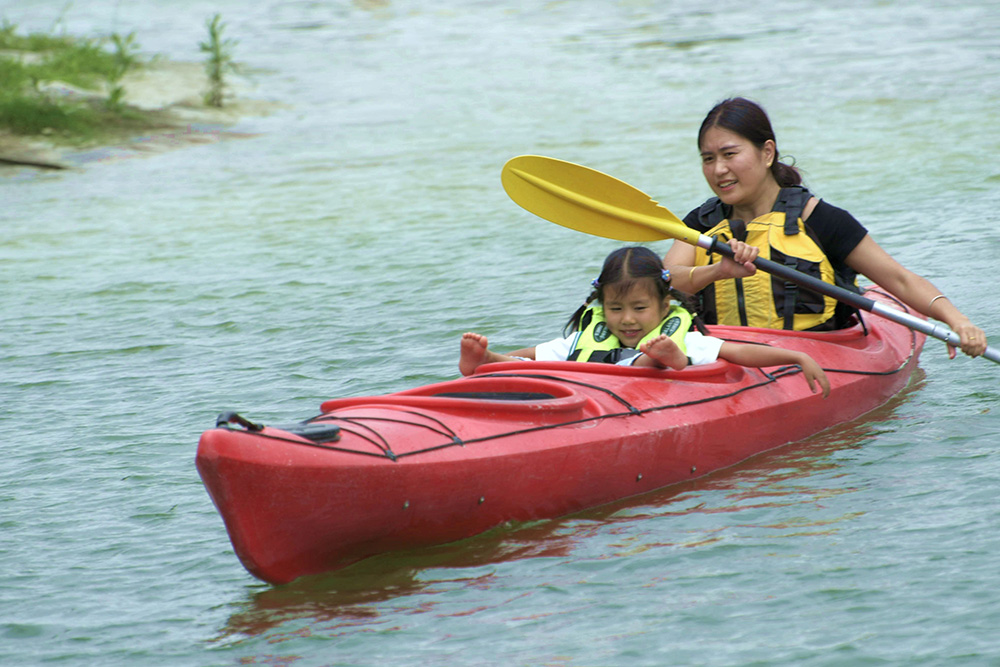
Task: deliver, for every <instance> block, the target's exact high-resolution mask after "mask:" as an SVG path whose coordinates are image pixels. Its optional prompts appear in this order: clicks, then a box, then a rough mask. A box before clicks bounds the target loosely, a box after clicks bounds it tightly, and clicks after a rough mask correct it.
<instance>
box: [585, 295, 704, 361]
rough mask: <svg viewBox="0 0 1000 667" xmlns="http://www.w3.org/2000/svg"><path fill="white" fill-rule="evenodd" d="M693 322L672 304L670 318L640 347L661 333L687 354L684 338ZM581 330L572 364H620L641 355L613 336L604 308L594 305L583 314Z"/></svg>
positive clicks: (641, 341)
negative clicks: (578, 362)
mask: <svg viewBox="0 0 1000 667" xmlns="http://www.w3.org/2000/svg"><path fill="white" fill-rule="evenodd" d="M692 321H693V318H692V316H691V313H689V312H688V311H687V310H685V309H684V308H681V307H680V306H676V305H671V306H670V310H668V311H667V316H666V317H664V318H663V321H661V322H660V324H659V325H658V326H655V327H653V330H652V331H650V332H649V333H648V334H646V335H645V336H643V337H642V340H640V341H639V345H642V344H643V343H645V342H646V341H649V340H652V339H654V338H656V337H657V336H659V335H660V334H666V335H668V336H670V338H671V340H673V341H674V342H675V343H677V347H679V348H681V351H682V352H684V353H685V354H687V346H686V345H685V344H684V336H686V335H687V332H688V331H690V330H691V323H692ZM577 329H578V332H577V334H576V340H575V341H574V342H573V351H572V352H571V353H570V355H569V358H568V359H567V360H568V361H596V362H602V363H607V364H616V363H618V362H619V361H621V360H622V359H628V358H629V357H630V356H639V354H641V353H640V352H639V351H638V350H637V349H633V348H628V347H622V345H621V342H619V340H618V337H617V336H615V335H613V334H612V333H611V330H610V329H608V326H607V324H605V320H604V309H603V308H602V307H600V306H593V307H591V308H587V309H586V310H585V311H583V314H582V315H580V321H579V323H578V326H577ZM637 347H638V346H637Z"/></svg>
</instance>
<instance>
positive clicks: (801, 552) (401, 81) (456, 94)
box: [0, 0, 1000, 666]
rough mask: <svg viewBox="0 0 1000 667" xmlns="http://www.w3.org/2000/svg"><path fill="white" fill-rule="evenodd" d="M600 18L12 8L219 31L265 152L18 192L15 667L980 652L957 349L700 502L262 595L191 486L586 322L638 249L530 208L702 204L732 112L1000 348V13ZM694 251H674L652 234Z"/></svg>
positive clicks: (188, 49)
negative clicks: (240, 444) (770, 134)
mask: <svg viewBox="0 0 1000 667" xmlns="http://www.w3.org/2000/svg"><path fill="white" fill-rule="evenodd" d="M996 9H997V7H996V5H995V3H991V2H972V3H968V2H965V3H957V2H946V3H941V2H929V1H924V0H919V1H917V2H911V3H906V4H905V5H899V4H896V3H881V2H874V1H871V2H869V1H865V0H860V1H857V2H849V3H841V5H840V6H837V7H821V6H816V5H814V4H813V3H804V2H789V1H779V2H776V3H772V5H771V6H770V8H769V10H768V11H767V12H763V11H759V10H757V9H755V8H752V7H748V6H747V5H746V4H745V3H737V2H729V1H724V2H720V3H715V5H713V6H712V7H711V8H708V7H706V6H703V5H702V4H701V3H684V2H673V3H654V2H641V1H632V2H621V3H614V4H611V3H600V2H591V1H589V0H581V1H579V2H572V3H570V2H553V3H544V4H543V3H538V4H536V5H527V6H522V7H518V6H516V5H507V6H501V5H497V4H495V3H486V2H476V1H474V0H464V1H462V2H454V3H450V4H449V6H448V7H447V8H444V7H426V6H424V5H422V4H420V3H409V2H388V1H385V2H374V1H369V2H361V1H359V2H354V3H347V2H322V1H316V2H277V1H274V2H262V3H255V4H251V5H247V4H246V3H237V2H234V1H233V0H217V1H216V2H211V3H209V2H204V1H202V0H184V1H182V2H175V3H172V4H171V5H170V8H169V9H166V8H165V7H164V6H163V5H162V3H157V2H153V1H152V0H137V1H135V2H127V3H125V2H111V1H107V0H95V1H93V2H89V3H85V4H80V3H75V4H73V3H71V4H68V5H67V4H66V3H65V2H63V1H62V0H39V1H37V2H33V3H30V4H29V3H23V2H13V1H12V0H3V1H0V16H3V17H4V18H6V19H8V20H9V21H11V22H12V23H15V24H17V25H19V26H22V27H23V28H25V29H29V30H34V29H42V30H49V29H55V30H65V31H67V32H69V33H71V34H78V35H99V34H108V33H110V32H113V31H118V32H122V33H127V32H130V31H133V30H134V31H135V32H136V36H137V40H138V42H139V43H140V45H141V46H142V47H143V50H144V51H145V52H147V53H150V54H152V53H157V54H161V55H162V56H164V57H166V58H169V59H172V60H176V61H198V60H199V59H200V58H201V54H200V53H199V51H198V46H197V45H198V43H199V42H200V41H201V40H203V39H205V36H206V34H205V21H206V20H207V19H208V18H209V17H211V16H212V15H213V14H214V13H216V12H219V13H221V14H222V16H223V20H224V22H225V23H226V24H227V28H226V30H227V34H228V35H229V36H231V37H232V38H234V39H238V40H239V44H238V46H237V47H236V55H237V58H238V59H239V60H240V61H241V62H242V63H243V64H244V67H245V70H244V76H245V77H246V80H247V81H248V82H249V88H248V89H247V90H246V91H245V93H244V94H245V95H246V96H247V97H249V98H252V99H259V100H265V101H276V102H281V103H282V104H283V105H284V106H282V107H280V108H279V109H278V110H276V111H275V113H273V114H271V115H268V116H265V117H246V118H244V119H243V120H242V121H241V122H240V123H239V124H238V125H237V126H235V127H234V128H230V129H232V130H234V131H237V132H239V133H241V134H247V135H253V136H249V137H246V138H242V139H233V140H227V141H217V142H211V143H206V144H204V145H194V146H191V147H187V148H184V149H178V150H173V151H168V152H162V153H156V154H151V155H143V156H137V157H129V154H128V153H127V152H126V153H123V154H118V153H115V154H109V155H108V156H106V159H101V160H93V161H90V162H87V163H86V164H83V165H81V166H80V168H78V169H74V170H72V171H68V172H64V173H52V172H47V173H35V172H26V171H22V170H17V169H5V170H3V171H0V202H2V207H0V226H2V227H0V228H2V230H3V232H2V237H0V239H2V242H0V277H2V280H3V290H2V291H0V308H2V310H0V312H2V313H3V327H2V335H0V364H2V370H3V373H2V377H0V392H2V393H0V396H2V398H3V400H2V401H0V428H2V432H3V433H4V436H5V437H4V444H5V452H6V454H5V456H4V457H3V458H2V460H0V531H2V533H0V534H2V537H3V541H2V543H0V545H2V546H0V572H2V574H0V591H2V594H0V662H4V663H5V664H6V663H11V664H40V663H48V662H56V663H61V664H73V665H76V664H79V665H90V664H107V665H112V664H121V665H146V664H149V665H154V664H169V665H239V664H294V665H303V666H304V665H369V664H403V665H438V664H444V663H448V664H497V665H500V664H503V665H508V664H524V665H540V664H547V665H626V664H627V665H633V664H649V665H661V664H705V665H745V664H761V665H766V664H775V665H778V664H782V665H784V664H809V665H836V664H845V665H848V664H850V665H856V664H907V665H911V664H928V665H930V664H942V663H944V662H946V661H947V662H949V663H953V662H954V663H959V664H990V663H992V662H995V661H996V660H1000V640H998V639H997V635H996V632H995V628H996V627H998V625H1000V612H998V611H997V610H998V608H1000V604H998V603H1000V597H998V594H997V593H996V591H997V590H1000V574H998V573H1000V567H998V564H1000V561H998V559H997V556H996V555H995V554H997V553H1000V538H998V537H997V535H998V534H1000V531H998V527H1000V505H998V501H997V500H996V493H995V489H996V486H997V483H998V478H1000V464H998V463H997V460H998V459H997V457H996V443H997V442H998V435H1000V417H998V416H997V414H996V404H997V395H998V392H997V378H998V375H997V372H998V369H997V367H996V366H995V365H994V364H990V363H988V362H985V361H983V360H976V361H972V360H968V359H958V360H955V361H949V360H948V359H947V356H946V355H945V354H944V352H943V350H942V349H941V346H940V345H938V344H936V343H932V344H930V345H929V347H928V348H927V349H926V350H925V352H924V354H923V357H922V359H921V372H920V373H919V377H918V378H917V379H916V380H915V382H914V384H913V385H912V386H911V387H910V388H909V390H908V391H907V392H906V393H904V394H903V395H901V396H900V397H898V398H897V399H896V400H894V401H893V402H892V403H891V404H889V405H888V406H886V407H885V408H883V409H881V410H879V411H878V412H876V413H874V414H872V415H870V416H869V417H868V418H866V419H864V420H861V421H859V422H856V423H851V424H846V425H843V426H841V427H838V428H836V429H833V430H831V431H829V432H827V433H824V434H821V435H819V436H816V437H814V438H812V439H810V440H808V441H806V442H802V443H798V444H796V445H793V446H789V447H786V448H783V449H781V450H778V451H775V452H771V453H768V454H766V455H764V456H760V457H757V458H755V459H752V460H750V461H747V462H744V463H743V464H741V465H739V466H737V467H735V468H733V469H730V470H726V471H722V472H719V473H716V474H714V475H711V476H709V477H707V478H703V479H701V480H698V481H696V482H693V483H691V484H687V485H683V486H681V487H676V488H671V489H667V490H663V491H660V492H657V493H654V494H652V495H649V496H645V497H642V498H639V499H632V500H629V501H627V502H622V503H618V504H616V505H613V506H610V507H606V508H599V509H595V510H592V511H589V512H585V513H582V514H580V515H576V516H573V517H567V518H564V519H562V520H558V521H550V522H542V523H538V524H532V525H527V526H511V527H506V528H501V529H497V530H495V531H492V532H491V533H489V534H487V535H484V536H480V537H477V538H474V539H471V540H467V541H465V542H462V543H459V544H455V545H445V546H441V547H439V548H436V549H431V550H427V551H425V552H421V553H418V554H406V555H398V554H394V555H387V556H385V557H381V558H377V559H373V560H371V561H369V562H366V563H363V564H361V565H359V566H357V567H354V568H350V569H349V570H346V571H344V572H341V573H335V574H332V575H326V576H321V577H314V578H309V579H304V580H300V581H299V582H296V583H293V584H291V585H289V586H284V587H277V588H275V587H270V586H267V585H265V584H262V583H260V582H258V581H256V580H254V579H253V578H252V577H251V576H250V575H248V574H247V573H246V572H245V571H244V570H243V568H242V567H241V566H240V564H239V561H238V560H237V558H236V557H235V555H234V554H233V552H232V549H231V547H230V544H229V542H228V539H227V536H226V533H225V530H224V528H223V526H222V522H221V519H220V518H219V516H218V514H217V513H216V511H215V509H214V507H213V506H212V504H211V502H210V500H209V498H208V496H207V494H206V493H205V491H204V488H203V487H202V485H201V482H200V480H199V479H198V476H197V473H196V471H195V468H194V453H195V448H196V444H197V440H198V436H199V434H200V433H201V432H202V431H203V430H204V429H206V428H209V427H210V426H212V424H213V423H214V417H215V415H216V414H217V413H218V412H220V411H222V410H224V409H239V410H241V411H242V412H244V413H245V414H247V415H249V416H251V417H253V418H256V419H259V420H262V421H279V422H288V421H292V420H295V419H299V418H303V417H306V416H309V415H312V414H315V413H316V411H317V408H318V405H319V403H320V402H321V401H322V400H325V399H327V398H331V397H337V396H350V395H362V394H378V393H384V392H388V391H395V390H401V389H406V388H410V387H413V386H417V385H419V384H423V383H427V382H432V381H439V380H443V379H448V378H451V377H454V376H455V375H456V374H457V367H456V361H457V348H458V336H459V335H460V334H461V333H462V332H463V331H467V330H476V331H480V332H481V333H484V334H486V335H488V336H489V337H490V339H491V341H492V342H493V344H494V345H496V346H497V347H500V348H507V349H509V348H513V347H520V346H522V345H526V344H531V343H534V342H537V341H541V340H547V339H549V338H551V337H554V336H555V335H557V333H558V331H559V329H560V328H561V325H562V322H563V321H564V319H565V318H566V317H567V316H568V314H569V313H570V312H571V311H572V310H573V309H574V308H575V307H576V305H577V303H578V302H579V300H580V299H582V298H583V297H584V296H585V295H586V292H587V287H588V285H589V281H590V279H591V278H592V277H593V276H594V275H596V273H597V272H598V270H599V267H600V263H601V261H602V259H603V257H604V256H605V255H606V254H607V252H608V251H610V250H611V249H613V248H614V247H616V246H617V243H616V242H614V241H608V240H605V239H598V238H592V237H587V236H584V235H580V234H576V233H574V232H571V231H569V230H566V229H564V228H561V227H557V226H555V225H551V224H549V223H545V222H543V221H541V220H539V219H537V218H534V217H532V216H530V215H529V214H527V213H525V212H524V211H522V210H521V209H519V208H517V207H516V206H515V205H514V204H513V203H512V202H511V201H510V200H509V199H508V198H507V197H506V195H505V194H504V192H503V190H502V189H501V187H500V181H499V174H500V168H501V166H502V165H503V163H504V162H505V161H506V160H507V159H509V158H510V157H512V156H514V155H518V154H522V153H540V154H546V155H552V156H554V157H559V158H562V159H566V160H571V161H575V162H579V163H583V164H587V165H590V166H593V167H596V168H599V169H602V170H604V171H606V172H608V173H611V174H613V175H615V176H617V177H619V178H621V179H623V180H626V181H628V182H630V183H633V184H635V185H636V186H638V187H641V188H643V189H644V190H646V191H647V192H649V193H650V194H651V195H653V196H654V197H656V198H657V199H658V200H659V201H661V202H662V203H663V204H664V205H666V206H667V207H668V208H671V209H672V210H674V211H675V212H677V213H679V214H683V213H686V212H687V210H689V209H690V208H692V207H694V206H695V205H697V204H698V203H700V202H701V201H702V200H704V199H705V198H706V197H707V196H708V195H709V191H708V188H707V186H706V185H705V183H704V181H703V180H702V178H701V174H700V170H699V166H698V156H697V152H696V149H695V146H694V138H695V133H696V131H697V127H698V125H699V123H700V122H701V118H702V117H703V115H704V113H705V112H706V111H707V110H708V108H710V107H711V106H712V105H713V104H714V103H715V102H717V101H718V100H719V99H722V98H723V97H725V96H728V95H732V94H743V95H747V96H750V97H753V98H755V99H757V100H759V101H761V102H762V103H763V104H764V105H765V106H766V108H767V109H768V110H769V111H770V113H771V115H772V119H773V120H774V122H775V125H776V129H777V132H778V140H779V146H780V148H781V150H782V153H783V154H785V155H788V156H794V158H795V159H796V160H797V163H798V165H799V166H800V167H801V168H802V169H803V170H804V172H805V174H806V177H807V182H808V185H810V187H811V188H812V189H813V190H814V191H815V192H816V193H818V194H819V195H820V196H822V197H824V198H825V199H827V200H828V201H831V202H832V203H834V204H836V205H839V206H842V207H845V208H847V209H849V210H851V211H852V212H853V213H854V214H855V215H856V216H857V217H858V218H859V219H860V220H862V222H863V223H864V224H865V225H867V226H868V228H869V229H870V230H871V231H872V233H873V235H874V236H875V238H876V239H877V240H878V241H879V242H880V243H881V244H882V245H884V246H885V247H887V248H889V249H891V251H892V252H893V254H894V255H895V256H896V257H897V258H898V259H900V261H902V262H903V263H904V264H906V265H907V266H909V267H911V268H913V269H915V270H917V271H919V272H920V273H922V274H923V275H925V276H927V277H929V278H930V279H931V280H933V281H934V282H935V283H936V284H937V285H938V286H939V287H940V288H941V290H942V291H943V292H945V293H946V294H948V295H949V296H950V297H951V298H952V299H953V300H954V301H955V302H956V303H957V304H959V305H960V307H961V308H962V309H963V310H964V311H965V312H966V313H967V314H969V315H970V316H971V317H973V319H975V320H976V321H977V322H978V323H980V324H981V325H982V326H983V327H984V328H985V329H986V330H987V331H989V332H994V333H995V334H996V335H997V336H998V338H997V341H996V342H997V343H1000V308H998V304H1000V301H998V299H1000V297H998V296H997V294H996V290H994V289H993V288H992V275H993V273H994V270H995V268H996V266H997V261H996V259H995V254H996V248H997V247H1000V244H998V240H1000V233H998V232H997V225H996V222H997V213H996V211H997V210H998V207H1000V169H998V167H997V166H996V161H995V160H994V159H993V158H992V156H994V155H995V154H997V152H998V151H1000V135H998V134H997V133H996V132H993V131H992V130H991V128H992V127H993V125H994V123H993V122H992V121H995V120H997V111H996V109H998V108H1000V59H998V58H997V56H996V54H997V53H1000V48H998V47H1000V12H997V11H996ZM654 247H656V249H657V250H658V251H661V252H662V251H665V250H666V248H667V247H668V244H666V243H663V244H657V245H656V246H654Z"/></svg>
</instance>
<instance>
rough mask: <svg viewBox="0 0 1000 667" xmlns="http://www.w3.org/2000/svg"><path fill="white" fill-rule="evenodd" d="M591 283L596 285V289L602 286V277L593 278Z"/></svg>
mask: <svg viewBox="0 0 1000 667" xmlns="http://www.w3.org/2000/svg"><path fill="white" fill-rule="evenodd" d="M590 284H591V285H593V286H594V289H597V288H598V287H600V286H601V278H600V276H598V277H597V278H594V279H593V280H591V281H590Z"/></svg>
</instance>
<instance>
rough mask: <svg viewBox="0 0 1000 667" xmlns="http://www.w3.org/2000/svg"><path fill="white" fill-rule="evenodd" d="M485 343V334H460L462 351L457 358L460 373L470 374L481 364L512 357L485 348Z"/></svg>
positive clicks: (507, 359)
mask: <svg viewBox="0 0 1000 667" xmlns="http://www.w3.org/2000/svg"><path fill="white" fill-rule="evenodd" d="M487 345H489V341H488V340H486V336H481V335H479V334H477V333H466V334H462V352H461V355H460V356H459V358H458V370H459V371H461V372H462V375H472V374H473V373H475V372H476V369H477V368H479V367H480V366H482V365H483V364H490V363H493V362H495V361H510V360H511V359H513V357H508V356H505V355H503V354H497V353H496V352H493V351H492V350H489V349H487Z"/></svg>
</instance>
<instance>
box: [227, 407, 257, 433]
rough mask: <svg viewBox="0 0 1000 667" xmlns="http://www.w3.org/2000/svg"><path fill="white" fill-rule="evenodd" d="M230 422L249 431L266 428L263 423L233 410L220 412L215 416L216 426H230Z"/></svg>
mask: <svg viewBox="0 0 1000 667" xmlns="http://www.w3.org/2000/svg"><path fill="white" fill-rule="evenodd" d="M230 424H236V425H237V426H242V427H243V428H245V429H246V430H248V431H255V432H256V431H263V430H264V425H263V424H257V423H255V422H252V421H250V420H249V419H247V418H246V417H244V416H242V415H240V414H238V413H236V412H233V411H228V412H222V413H219V416H218V417H216V418H215V428H223V427H225V428H229V425H230Z"/></svg>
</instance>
